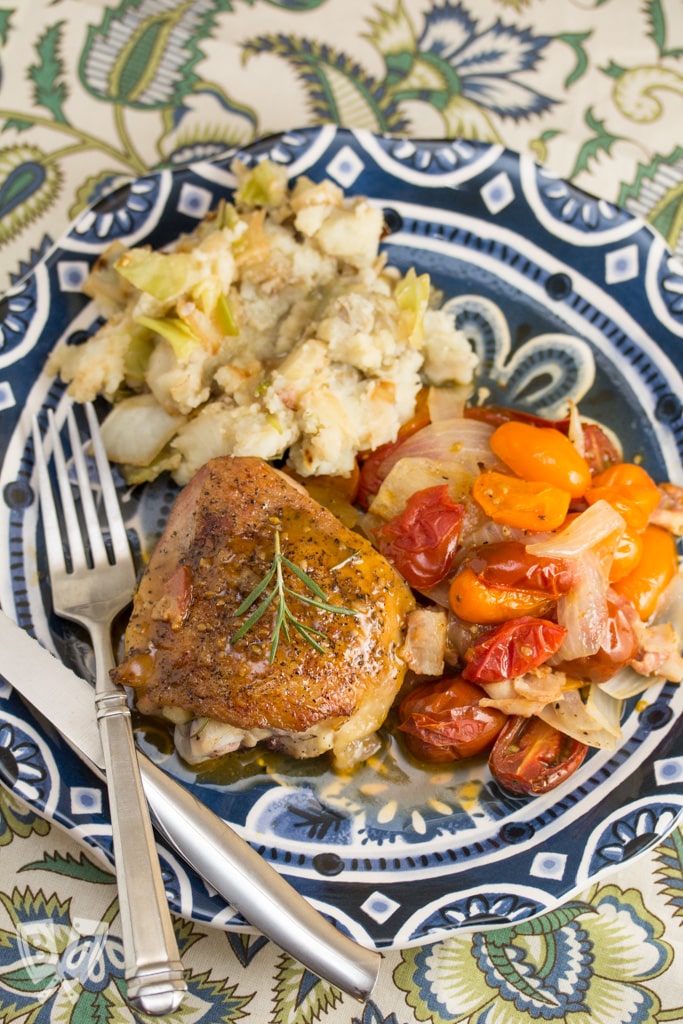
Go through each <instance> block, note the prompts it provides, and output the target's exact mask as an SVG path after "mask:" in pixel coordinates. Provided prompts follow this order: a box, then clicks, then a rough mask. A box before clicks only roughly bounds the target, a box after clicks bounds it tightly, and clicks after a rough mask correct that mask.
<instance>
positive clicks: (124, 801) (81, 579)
mask: <svg viewBox="0 0 683 1024" xmlns="http://www.w3.org/2000/svg"><path fill="white" fill-rule="evenodd" d="M85 413H86V417H87V421H88V426H89V430H90V438H91V441H92V450H93V453H94V461H95V464H96V466H97V475H98V477H99V484H100V489H101V494H102V499H103V502H104V508H105V511H106V519H107V522H108V530H107V531H106V532H107V533H108V534H109V538H110V547H111V558H110V555H109V554H108V552H107V545H106V543H105V537H104V535H103V528H102V526H101V525H100V519H99V516H98V512H97V509H96V505H95V500H94V497H93V492H92V485H91V481H90V475H89V470H88V463H87V460H86V457H85V455H84V447H85V445H86V444H87V442H84V440H83V439H82V438H81V434H80V432H79V428H78V425H77V423H76V418H75V415H74V412H73V409H72V408H69V410H68V412H67V417H66V421H67V432H68V436H69V444H70V447H71V457H72V465H73V468H74V471H75V477H76V490H77V491H78V495H79V498H80V506H81V516H80V518H79V515H78V511H77V506H76V502H75V500H74V493H73V490H74V488H73V486H72V483H71V481H70V479H69V471H68V466H67V459H66V456H65V452H64V448H63V447H62V440H61V436H60V431H59V429H58V428H57V425H56V422H55V418H54V416H53V414H52V412H51V411H50V412H49V413H48V431H47V435H46V438H47V440H48V441H49V445H50V446H51V448H52V454H53V460H54V469H55V476H56V479H57V492H58V496H59V501H58V503H57V501H56V500H55V499H56V497H57V494H55V493H54V492H53V488H52V483H51V478H50V474H49V471H48V463H47V458H46V453H45V452H44V450H43V440H42V439H41V435H40V428H39V425H38V422H37V419H36V418H35V417H34V420H33V441H34V448H35V461H36V468H37V474H38V492H39V495H40V505H41V513H42V520H43V531H44V534H45V548H46V552H47V560H48V566H49V570H50V585H51V592H52V604H53V608H54V610H55V612H56V613H57V614H58V615H61V616H62V617H64V618H66V619H70V620H72V621H73V622H78V623H80V624H81V625H82V626H84V627H85V628H86V629H87V631H88V633H89V634H90V637H91V640H92V644H93V649H94V653H95V676H96V678H95V708H96V714H97V720H98V724H99V729H100V736H101V740H102V747H103V751H104V756H105V765H106V774H107V790H108V795H109V805H110V811H111V821H112V833H113V845H114V859H115V863H116V879H117V886H118V895H119V908H120V914H121V924H122V930H123V946H124V956H125V977H126V982H127V990H128V998H129V1000H130V1002H132V1003H133V1004H134V1005H135V1006H137V1007H139V1008H140V1009H142V1010H143V1011H144V1012H145V1013H148V1014H154V1015H165V1014H168V1013H171V1012H172V1011H173V1010H175V1009H177V1007H178V1006H179V1005H180V1003H181V1001H182V999H183V995H184V993H185V992H186V991H187V986H186V984H185V981H184V978H183V967H182V964H181V962H180V956H179V953H178V946H177V943H176V939H175V935H174V932H173V925H172V922H171V915H170V911H169V906H168V901H167V899H166V894H165V891H164V885H163V880H162V877H161V868H160V866H159V861H158V857H157V851H156V847H155V843H154V835H153V832H152V826H151V822H150V817H149V812H148V808H147V804H146V801H145V796H144V791H143V788H142V781H141V779H140V771H139V765H138V760H137V755H136V752H135V744H134V740H133V731H132V725H131V716H130V710H129V708H128V703H127V700H126V695H125V692H124V691H123V689H122V688H121V687H119V686H117V685H116V684H115V683H113V682H112V680H111V678H110V674H109V673H110V669H111V668H113V666H114V654H113V649H112V635H111V631H112V624H113V621H114V618H115V617H116V615H117V614H118V613H119V612H120V611H121V610H122V609H123V608H125V607H126V605H127V604H128V603H129V602H130V600H131V597H132V595H133V589H134V586H135V569H134V566H133V557H132V554H131V550H130V545H129V543H128V537H127V535H126V530H125V526H124V523H123V517H122V515H121V509H120V506H119V502H118V497H117V494H116V486H115V484H114V481H113V478H112V475H111V469H110V467H109V462H108V460H107V456H106V453H105V451H104V445H103V443H102V438H101V436H100V431H99V425H98V422H97V416H96V415H95V411H94V409H93V407H92V406H91V405H86V407H85ZM58 508H61V525H60V517H59V514H58Z"/></svg>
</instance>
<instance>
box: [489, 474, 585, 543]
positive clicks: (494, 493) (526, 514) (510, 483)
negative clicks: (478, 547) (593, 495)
mask: <svg viewBox="0 0 683 1024" xmlns="http://www.w3.org/2000/svg"><path fill="white" fill-rule="evenodd" d="M472 497H473V498H474V500H475V501H476V502H477V504H478V505H479V506H480V508H481V509H482V510H483V511H484V512H485V513H486V515H487V516H489V517H490V518H491V519H493V521H494V523H502V524H504V525H507V526H515V527H518V528H519V529H520V530H529V531H530V532H531V533H539V532H541V531H543V530H557V529H558V528H559V527H560V526H561V525H562V523H563V522H564V520H565V517H566V515H567V512H568V510H569V503H570V501H571V495H570V493H569V491H565V490H562V489H561V488H559V487H555V486H553V485H552V484H548V483H545V482H543V481H536V480H519V479H518V478H517V477H514V476H508V474H507V473H498V472H496V471H495V470H491V471H489V472H487V473H480V474H479V476H478V477H477V479H476V480H475V481H474V484H473V486H472Z"/></svg>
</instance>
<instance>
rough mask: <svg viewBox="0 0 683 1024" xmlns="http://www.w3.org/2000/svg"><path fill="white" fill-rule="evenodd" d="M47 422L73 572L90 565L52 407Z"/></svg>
mask: <svg viewBox="0 0 683 1024" xmlns="http://www.w3.org/2000/svg"><path fill="white" fill-rule="evenodd" d="M47 422H48V431H49V434H50V440H51V442H52V460H53V462H54V465H55V475H56V477H57V489H58V491H59V501H60V504H61V507H62V515H63V516H64V538H63V543H65V544H68V548H69V554H70V556H71V569H72V572H75V571H77V570H79V569H87V567H88V562H87V557H86V552H85V545H84V544H83V536H82V533H81V525H80V523H79V521H78V513H77V512H76V503H75V501H74V496H73V491H72V489H71V481H70V480H69V470H68V468H67V465H66V456H65V455H64V448H63V447H62V439H61V436H60V432H59V429H58V427H57V421H56V419H55V415H54V413H53V411H52V410H51V409H50V410H48V414H47Z"/></svg>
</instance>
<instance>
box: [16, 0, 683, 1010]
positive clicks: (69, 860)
mask: <svg viewBox="0 0 683 1024" xmlns="http://www.w3.org/2000/svg"><path fill="white" fill-rule="evenodd" d="M0 74H1V76H2V78H1V82H0V290H4V289H5V288H7V287H8V286H9V285H11V284H12V283H15V282H17V281H18V280H19V279H20V278H21V277H22V276H23V275H24V274H25V273H26V272H27V270H29V269H30V268H31V266H33V264H35V262H36V261H38V260H39V259H40V258H41V256H42V255H43V254H44V253H46V252H47V251H48V250H49V249H50V247H51V245H52V244H53V243H54V242H55V241H56V240H57V239H59V237H60V235H61V234H62V233H63V232H64V230H65V229H66V227H67V225H68V224H69V222H70V221H71V220H72V219H73V218H74V217H75V216H76V215H77V214H78V213H79V212H81V211H82V210H83V209H84V208H85V207H86V206H87V205H88V204H89V203H91V202H92V201H93V200H95V199H97V198H98V197H100V196H101V195H103V194H104V193H105V192H106V191H108V190H110V189H112V188H113V187H115V186H116V185H117V184H119V183H120V182H122V181H124V180H126V179H129V178H130V177H135V176H138V175H140V174H141V173H143V172H145V171H146V170H147V169H149V168H157V167H163V166H173V165H180V164H183V163H186V162H189V161H192V160H196V159H199V158H206V157H211V156H213V155H218V154H220V153H222V152H224V151H225V150H226V149H229V148H231V147H233V146H235V145H243V144H246V143H248V142H250V141H253V140H255V139H257V138H259V137H262V136H265V135H268V134H270V133H273V132H277V131H281V130H284V129H288V128H292V127H303V126H305V125H315V124H322V123H326V122H334V123H337V124H341V125H345V126H347V127H351V128H364V129H369V130H371V131H374V132H384V133H391V134H405V135H412V136H419V137H432V138H456V137H464V138H476V139H481V140H484V141H492V142H501V143H503V144H504V145H506V146H507V147H509V148H511V149H513V150H517V151H519V152H522V153H530V154H532V155H533V156H534V157H535V158H536V159H537V160H539V161H540V162H542V163H544V164H545V165H547V166H548V167H549V168H550V169H551V170H553V171H554V172H556V173H557V174H559V175H561V176H562V177H563V178H566V179H568V180H570V181H572V182H573V183H575V184H576V185H578V186H580V187H582V188H584V189H585V190H586V191H588V192H590V193H592V194H594V195H597V196H599V197H603V198H605V199H608V200H611V201H613V202H617V203H619V204H621V205H622V206H624V207H625V208H626V209H628V210H629V211H630V212H632V213H634V214H637V215H639V216H641V217H644V218H646V219H647V220H649V221H650V223H651V224H652V225H653V226H655V227H656V228H657V229H658V230H659V231H660V232H661V233H662V234H663V235H664V236H665V238H666V239H667V241H668V243H669V245H670V246H671V248H672V249H673V250H674V251H676V252H677V253H678V254H679V255H683V145H682V144H683V134H682V133H681V125H683V5H682V4H681V0H463V2H459V3H449V2H447V0H444V2H436V3H434V2H431V0H374V2H371V0H189V2H188V0H121V2H119V3H116V2H114V0H111V2H107V0H15V2H14V3H11V2H9V0H6V2H5V4H2V0H0ZM6 314H7V310H6V309H5V308H3V303H2V301H1V300H0V320H2V319H3V318H4V316H5V315H6ZM0 354H1V350H0ZM2 751H3V737H2V736H0V779H2V773H3V761H2ZM637 838H638V837H633V839H634V841H637ZM0 848H1V849H0V904H1V905H0V1021H2V1022H3V1024H6V1022H9V1021H22V1022H23V1021H27V1022H28V1021H32V1022H33V1021H35V1022H39V1024H43V1022H47V1021H53V1022H57V1021H59V1022H60V1024H64V1022H75V1024H90V1022H93V1021H111V1022H118V1021H132V1020H138V1019H141V1015H140V1014H138V1013H136V1012H135V1011H133V1010H132V1009H131V1007H130V1006H129V1005H128V1004H127V1003H126V1001H125V987H124V985H123V981H122V962H121V944H120V939H119V936H120V932H119V922H118V917H117V902H116V890H115V886H114V881H113V878H112V876H111V875H109V874H106V873H104V872H103V871H102V870H101V869H100V868H99V867H98V866H97V864H96V863H94V862H93V861H92V860H91V859H90V857H89V856H88V854H87V853H86V852H85V851H84V850H83V849H82V848H80V847H79V846H78V845H76V843H75V841H74V839H73V838H72V837H71V836H69V835H67V834H65V833H63V832H62V831H60V830H59V829H58V828H57V827H55V826H51V825H49V824H48V823H46V822H45V821H43V820H42V819H41V818H39V817H37V816H36V815H35V814H34V813H33V811H32V810H30V809H29V808H28V807H26V806H25V805H23V804H21V803H20V802H18V799H17V798H16V797H15V796H13V795H11V794H10V793H9V792H8V791H7V790H5V789H2V788H0ZM682 921H683V832H681V831H680V830H676V831H674V833H673V834H672V835H670V836H669V837H668V838H667V839H665V840H663V841H662V842H661V843H660V844H659V846H658V847H657V848H656V849H655V850H652V851H650V852H649V853H647V854H645V855H643V856H642V857H640V858H639V859H636V860H635V861H631V862H629V863H628V864H627V865H624V866H622V867H618V866H617V867H616V868H615V871H614V873H613V874H612V875H611V876H608V877H607V878H605V879H603V880H601V881H600V882H599V883H598V884H595V885H594V886H593V887H591V888H589V889H587V890H586V891H584V892H581V893H580V894H578V895H577V896H576V898H575V899H571V900H569V901H568V902H567V903H566V904H565V905H564V906H563V907H562V908H561V909H560V910H558V911H555V912H550V913H548V914H546V915H545V916H543V917H542V918H540V919H537V920H533V921H530V922H526V923H521V924H517V925H515V926H511V927H509V928H504V929H496V930H493V931H489V932H482V933H474V934H456V935H454V936H453V937H452V938H449V939H447V940H444V941H440V942H437V943H435V944H434V945H428V946H424V947H419V948H413V949H408V950H403V951H390V952H386V953H385V954H384V963H383V966H382V970H381V975H380V980H379V983H378V985H377V987H376V989H375V992H374V993H373V995H372V998H371V1000H370V1001H369V1002H368V1003H367V1004H366V1005H364V1006H362V1005H359V1004H357V1003H355V1002H354V1001H353V1000H352V999H351V998H350V997H348V996H343V995H342V994H341V993H340V992H338V991H337V990H335V989H333V988H331V987H330V986H329V985H328V984H326V983H325V982H322V981H320V980H318V979H316V978H315V977H313V976H311V975H310V974H309V973H308V972H306V971H305V970H304V969H303V968H301V967H300V966H299V965H298V964H296V963H295V962H293V961H292V960H291V959H290V958H289V957H287V956H286V955H284V954H283V953H282V952H281V951H280V950H278V949H277V948H275V947H274V946H273V945H272V944H270V943H268V942H267V941H265V940H264V939H262V938H260V937H245V936H235V935H230V934H225V933H223V932H220V931H215V930H212V929H210V928H208V927H204V926H200V925H197V924H194V923H188V922H186V921H183V920H180V919H178V920H177V921H176V928H177V935H178V940H179V944H180V950H181V953H182V956H183V960H184V963H185V966H186V968H187V977H188V983H189V996H188V999H187V1001H186V1003H185V1005H184V1006H183V1008H182V1009H181V1010H179V1011H178V1012H177V1014H175V1016H174V1017H173V1019H174V1020H175V1019H177V1020H178V1021H180V1020H186V1021H193V1022H194V1021H198V1022H199V1021H202V1022H207V1024H208V1022H218V1021H222V1022H225V1021H254V1022H257V1024H265V1022H278V1024H279V1022H282V1024H299V1022H301V1024H304V1022H305V1024H309V1022H313V1021H316V1022H321V1024H341V1022H345V1024H413V1022H415V1021H421V1022H422V1021H427V1022H430V1024H442V1022H445V1021H462V1022H469V1024H514V1022H526V1021H536V1020H543V1021H563V1022H569V1024H587V1022H588V1020H589V1018H590V1020H591V1021H593V1022H594V1024H645V1022H652V1024H654V1022H664V1021H669V1022H673V1021H683V931H682V929H681V922H682Z"/></svg>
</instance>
